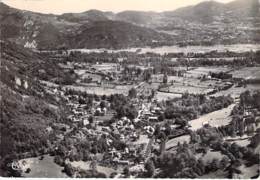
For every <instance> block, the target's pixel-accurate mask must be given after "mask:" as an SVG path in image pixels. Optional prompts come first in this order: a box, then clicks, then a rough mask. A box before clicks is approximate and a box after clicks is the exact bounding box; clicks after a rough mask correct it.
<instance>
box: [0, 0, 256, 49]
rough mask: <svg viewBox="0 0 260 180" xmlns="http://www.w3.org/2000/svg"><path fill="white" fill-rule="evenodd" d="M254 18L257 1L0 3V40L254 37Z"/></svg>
mask: <svg viewBox="0 0 260 180" xmlns="http://www.w3.org/2000/svg"><path fill="white" fill-rule="evenodd" d="M259 22H260V20H259V2H258V0H236V1H233V2H230V3H227V4H223V3H218V2H215V1H205V2H202V3H199V4H197V5H194V6H188V7H184V8H180V9H177V10H175V11H167V12H161V13H158V12H142V11H124V12H120V13H113V12H103V11H99V10H89V11H85V12H82V13H65V14H62V15H53V14H41V13H35V12H30V11H24V10H18V9H15V8H12V7H9V6H8V5H6V4H4V3H0V25H1V26H0V29H1V39H8V40H11V41H15V42H17V43H19V44H22V45H24V47H29V48H37V49H54V48H116V49H118V48H128V47H142V46H156V45H172V44H177V43H180V42H188V41H191V42H203V41H207V42H217V43H223V42H225V41H228V40H230V42H233V41H234V42H242V43H244V42H250V41H252V42H257V41H258V40H259V38H257V37H258V35H259V26H260V23H259ZM227 27H228V28H227ZM240 27H246V28H247V27H249V30H248V29H246V30H241V29H243V28H240ZM239 28H240V29H239ZM250 28H251V29H250ZM252 28H253V30H252ZM237 29H238V30H239V32H237ZM222 31H223V32H222ZM218 32H219V33H220V34H223V37H224V38H223V39H221V40H220V38H219V36H220V35H219V34H218ZM218 41H220V42H218Z"/></svg>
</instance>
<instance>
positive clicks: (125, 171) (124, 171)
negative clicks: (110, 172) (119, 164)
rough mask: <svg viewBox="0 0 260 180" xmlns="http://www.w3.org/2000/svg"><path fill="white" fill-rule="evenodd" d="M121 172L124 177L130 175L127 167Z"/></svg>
mask: <svg viewBox="0 0 260 180" xmlns="http://www.w3.org/2000/svg"><path fill="white" fill-rule="evenodd" d="M123 174H124V175H125V177H129V176H130V170H129V167H125V168H124V170H123Z"/></svg>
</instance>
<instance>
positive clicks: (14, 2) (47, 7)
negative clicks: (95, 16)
mask: <svg viewBox="0 0 260 180" xmlns="http://www.w3.org/2000/svg"><path fill="white" fill-rule="evenodd" d="M0 1H2V2H4V3H6V4H7V5H9V6H11V7H14V8H18V9H23V10H29V11H34V12H41V13H52V14H62V13H69V12H73V13H76V12H84V11H87V10H89V9H98V10H102V11H113V12H120V11H124V10H140V11H157V12H162V11H169V10H175V9H177V8H180V7H185V6H189V5H195V4H197V3H200V2H202V1H206V0H0ZM216 1H218V2H223V3H227V2H230V1H232V0H216Z"/></svg>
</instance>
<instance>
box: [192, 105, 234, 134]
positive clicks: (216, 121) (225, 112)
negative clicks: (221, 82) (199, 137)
mask: <svg viewBox="0 0 260 180" xmlns="http://www.w3.org/2000/svg"><path fill="white" fill-rule="evenodd" d="M234 106H235V104H232V105H230V106H229V107H227V108H224V109H221V110H218V111H214V112H212V113H208V114H206V115H203V116H201V117H199V118H198V119H194V120H191V121H189V124H190V125H191V127H190V129H191V130H193V131H195V130H198V129H200V128H202V127H203V123H205V122H208V123H209V124H210V125H211V126H213V127H218V126H224V125H228V124H229V122H230V121H231V117H230V113H231V111H232V109H233V108H234Z"/></svg>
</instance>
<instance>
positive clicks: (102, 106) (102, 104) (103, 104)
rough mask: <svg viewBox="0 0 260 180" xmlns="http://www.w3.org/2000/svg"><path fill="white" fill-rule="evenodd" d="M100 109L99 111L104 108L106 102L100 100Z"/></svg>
mask: <svg viewBox="0 0 260 180" xmlns="http://www.w3.org/2000/svg"><path fill="white" fill-rule="evenodd" d="M100 107H101V109H104V108H105V107H106V102H105V101H103V100H102V101H101V102H100Z"/></svg>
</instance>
